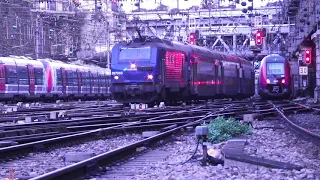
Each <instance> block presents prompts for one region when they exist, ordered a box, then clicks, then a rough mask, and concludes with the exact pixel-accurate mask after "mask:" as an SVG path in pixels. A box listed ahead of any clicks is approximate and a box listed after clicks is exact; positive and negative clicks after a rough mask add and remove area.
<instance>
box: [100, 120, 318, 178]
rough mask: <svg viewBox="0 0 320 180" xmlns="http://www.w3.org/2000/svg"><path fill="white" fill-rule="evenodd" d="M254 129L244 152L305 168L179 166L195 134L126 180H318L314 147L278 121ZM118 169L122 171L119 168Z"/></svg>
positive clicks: (195, 163)
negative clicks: (165, 156) (168, 153)
mask: <svg viewBox="0 0 320 180" xmlns="http://www.w3.org/2000/svg"><path fill="white" fill-rule="evenodd" d="M254 126H255V127H257V129H254V130H253V136H250V137H249V138H248V142H249V144H248V145H247V146H246V148H245V152H246V153H248V154H250V155H254V156H258V157H264V158H268V159H272V160H278V161H282V162H288V163H294V164H297V165H301V166H303V167H304V168H303V169H302V170H301V171H297V170H281V169H267V168H260V169H259V168H257V169H250V168H246V167H223V166H221V165H218V166H211V165H208V166H206V167H202V166H200V164H199V162H200V161H199V160H198V161H193V162H189V163H186V164H184V165H179V163H181V162H184V161H185V160H186V159H188V158H189V157H190V156H191V155H192V153H193V151H194V149H195V145H196V139H195V137H194V134H188V135H181V136H177V137H176V138H175V139H174V141H173V142H172V143H169V144H167V145H165V146H162V147H161V148H160V149H161V150H165V151H168V152H170V153H171V154H170V155H169V156H168V157H167V158H166V159H165V160H163V161H159V162H158V163H152V164H149V165H146V167H145V168H144V169H143V171H142V172H139V173H138V174H137V175H136V176H134V177H130V178H127V179H139V180H140V179H181V180H189V179H190V180H196V179H199V180H200V179H217V180H220V179H221V180H224V179H244V180H249V179H250V180H251V179H257V180H260V179H263V180H264V179H265V180H270V179H276V180H277V179H279V180H280V179H281V180H282V179H310V180H313V179H315V180H319V177H320V171H319V170H320V155H319V148H318V147H317V146H315V145H313V144H312V143H310V142H307V141H305V140H303V139H299V138H298V137H297V136H296V135H295V134H292V133H291V132H290V131H288V130H286V129H285V128H284V127H285V126H283V125H282V124H281V123H280V121H274V120H273V121H271V120H268V121H258V122H254ZM270 127H273V128H270ZM158 149H159V148H158ZM201 153H202V150H201V147H199V150H198V152H197V155H201ZM119 168H121V166H120V167H119ZM115 169H117V168H115ZM133 171H134V170H133ZM140 171H141V170H140ZM96 179H100V178H96ZM124 179H125V178H124Z"/></svg>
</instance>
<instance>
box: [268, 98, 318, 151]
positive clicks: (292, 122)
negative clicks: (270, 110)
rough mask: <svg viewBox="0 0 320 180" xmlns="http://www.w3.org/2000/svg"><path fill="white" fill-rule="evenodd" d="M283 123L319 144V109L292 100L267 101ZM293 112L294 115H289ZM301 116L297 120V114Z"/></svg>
mask: <svg viewBox="0 0 320 180" xmlns="http://www.w3.org/2000/svg"><path fill="white" fill-rule="evenodd" d="M269 103H270V104H271V105H272V106H273V107H274V109H275V110H276V111H277V112H278V113H279V115H280V116H281V117H282V118H283V119H284V121H285V124H286V125H287V126H288V127H289V128H290V129H291V130H292V131H294V132H295V133H297V134H299V135H301V136H302V137H304V138H306V139H307V140H308V141H313V142H315V143H316V144H318V145H320V129H319V127H320V126H319V125H320V121H319V117H320V116H319V115H318V114H319V112H320V109H319V108H317V107H312V106H308V105H304V104H301V103H296V102H292V101H281V102H279V101H269ZM301 113H302V114H301ZM291 114H294V115H291ZM300 115H302V116H303V118H300V120H298V118H297V116H300Z"/></svg>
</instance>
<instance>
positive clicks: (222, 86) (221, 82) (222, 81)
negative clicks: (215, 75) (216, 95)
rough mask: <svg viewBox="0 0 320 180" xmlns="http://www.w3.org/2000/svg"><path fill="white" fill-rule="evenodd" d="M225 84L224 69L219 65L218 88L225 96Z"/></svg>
mask: <svg viewBox="0 0 320 180" xmlns="http://www.w3.org/2000/svg"><path fill="white" fill-rule="evenodd" d="M225 85H226V83H225V78H224V67H223V64H221V66H220V77H219V82H218V86H219V90H220V92H221V93H222V94H225V92H226V91H225V89H226V87H225Z"/></svg>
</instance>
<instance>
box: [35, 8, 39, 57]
mask: <svg viewBox="0 0 320 180" xmlns="http://www.w3.org/2000/svg"><path fill="white" fill-rule="evenodd" d="M35 29H36V31H35V36H36V37H35V38H36V49H35V50H36V51H35V54H36V58H37V59H38V58H39V14H38V13H37V14H36V28H35Z"/></svg>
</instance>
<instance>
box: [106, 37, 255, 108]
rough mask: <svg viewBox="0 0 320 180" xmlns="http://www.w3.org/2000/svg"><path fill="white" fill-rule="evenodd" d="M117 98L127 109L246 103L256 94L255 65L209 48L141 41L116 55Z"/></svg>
mask: <svg viewBox="0 0 320 180" xmlns="http://www.w3.org/2000/svg"><path fill="white" fill-rule="evenodd" d="M111 82H112V86H111V93H112V95H113V98H114V99H115V100H116V101H118V102H121V103H125V104H127V103H153V102H159V101H164V102H177V101H189V100H208V99H216V98H217V99H218V98H244V97H249V96H252V95H253V94H254V70H253V65H252V64H251V62H249V61H247V60H245V59H242V58H239V57H235V56H230V55H227V54H223V53H219V52H214V51H211V50H209V49H207V48H203V47H199V46H194V45H188V44H183V43H179V42H172V41H169V40H162V39H159V38H156V37H141V36H140V38H137V39H135V40H133V41H132V42H129V43H119V44H116V45H115V46H114V47H113V49H112V59H111Z"/></svg>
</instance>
